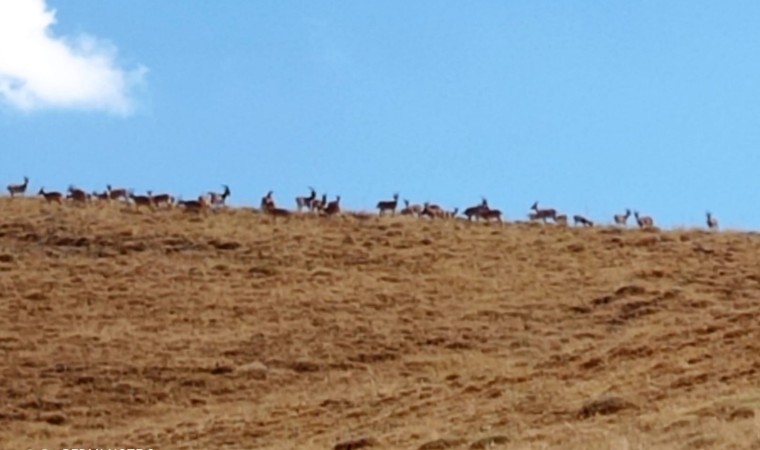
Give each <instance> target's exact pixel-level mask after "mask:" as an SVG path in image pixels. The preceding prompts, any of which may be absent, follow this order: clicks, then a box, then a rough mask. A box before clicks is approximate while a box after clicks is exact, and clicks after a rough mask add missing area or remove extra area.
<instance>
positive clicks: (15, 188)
mask: <svg viewBox="0 0 760 450" xmlns="http://www.w3.org/2000/svg"><path fill="white" fill-rule="evenodd" d="M27 186H29V178H28V177H24V182H23V183H21V184H9V185H8V193H9V194H11V197H15V196H16V194H19V195H24V194H25V193H26V187H27Z"/></svg>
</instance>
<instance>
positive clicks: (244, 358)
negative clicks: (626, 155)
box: [0, 198, 760, 450]
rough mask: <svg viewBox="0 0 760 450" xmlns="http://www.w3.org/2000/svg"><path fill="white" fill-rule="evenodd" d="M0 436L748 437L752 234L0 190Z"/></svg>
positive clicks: (365, 441)
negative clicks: (209, 208) (85, 201)
mask: <svg viewBox="0 0 760 450" xmlns="http://www.w3.org/2000/svg"><path fill="white" fill-rule="evenodd" d="M0 207H1V208H2V209H0V211H2V212H1V213H0V398H2V401H3V402H4V404H3V407H2V408H1V409H0V448H2V449H27V448H72V447H77V448H78V447H84V448H88V447H89V448H95V447H109V446H110V447H118V448H122V447H124V448H128V447H131V448H153V449H160V450H165V449H201V448H230V449H232V448H235V449H253V448H272V449H291V448H292V449H296V448H298V449H311V448H314V449H321V448H327V449H331V448H337V449H343V450H346V449H350V448H365V447H366V448H394V449H395V448H397V449H424V450H434V449H447V448H451V449H460V448H461V449H467V448H472V449H478V448H504V449H525V448H583V449H595V448H598V449H607V448H620V449H624V448H683V449H695V448H710V449H713V448H760V428H759V427H758V425H760V422H759V421H760V413H759V412H758V408H760V382H759V378H760V339H759V338H760V332H758V325H759V323H760V307H759V305H760V237H759V236H758V235H755V234H753V233H734V232H721V233H709V232H705V231H699V230H693V231H690V230H674V231H641V230H634V229H630V230H620V229H614V228H612V227H607V228H593V229H575V228H560V227H556V226H551V225H549V226H542V225H536V224H533V225H528V224H514V223H512V224H505V225H497V224H478V223H472V224H469V223H466V222H462V221H454V220H449V221H430V220H425V219H414V218H408V217H396V218H393V217H383V218H378V217H371V218H369V219H366V220H359V219H357V218H354V217H330V218H320V217H314V216H309V215H306V214H304V215H297V216H295V217H291V218H277V219H276V220H275V219H274V218H272V217H269V216H264V215H262V214H260V213H258V212H256V211H254V210H250V209H235V210H227V211H221V212H217V213H211V214H208V215H207V216H203V215H198V214H192V213H184V212H181V211H177V210H175V211H156V212H149V211H147V210H145V211H140V212H135V211H132V210H129V209H128V208H125V207H121V206H116V205H111V206H90V207H86V208H82V207H74V206H55V205H45V204H43V203H42V202H41V201H40V200H39V199H14V200H10V199H8V198H3V199H0Z"/></svg>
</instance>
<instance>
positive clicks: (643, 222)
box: [633, 211, 654, 228]
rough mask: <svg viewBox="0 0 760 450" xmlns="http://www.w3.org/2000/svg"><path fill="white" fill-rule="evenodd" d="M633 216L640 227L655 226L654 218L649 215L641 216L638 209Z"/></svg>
mask: <svg viewBox="0 0 760 450" xmlns="http://www.w3.org/2000/svg"><path fill="white" fill-rule="evenodd" d="M633 216H634V217H635V218H636V223H637V224H638V225H639V228H652V227H653V226H654V219H652V218H651V217H649V216H639V212H638V211H634V212H633Z"/></svg>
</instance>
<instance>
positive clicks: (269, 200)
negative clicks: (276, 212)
mask: <svg viewBox="0 0 760 450" xmlns="http://www.w3.org/2000/svg"><path fill="white" fill-rule="evenodd" d="M272 194H274V191H269V192H267V195H265V196H263V197H261V210H262V211H268V210H269V209H270V208H274V207H275V204H274V198H273V197H272Z"/></svg>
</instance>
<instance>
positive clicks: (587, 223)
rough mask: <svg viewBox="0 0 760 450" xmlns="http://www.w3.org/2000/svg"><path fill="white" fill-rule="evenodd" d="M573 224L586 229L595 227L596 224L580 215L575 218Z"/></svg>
mask: <svg viewBox="0 0 760 450" xmlns="http://www.w3.org/2000/svg"><path fill="white" fill-rule="evenodd" d="M573 223H574V224H575V225H578V224H580V225H583V226H584V227H593V226H594V222H592V221H590V220H588V219H587V218H585V217H583V216H581V215H580V214H576V215H574V216H573Z"/></svg>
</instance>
